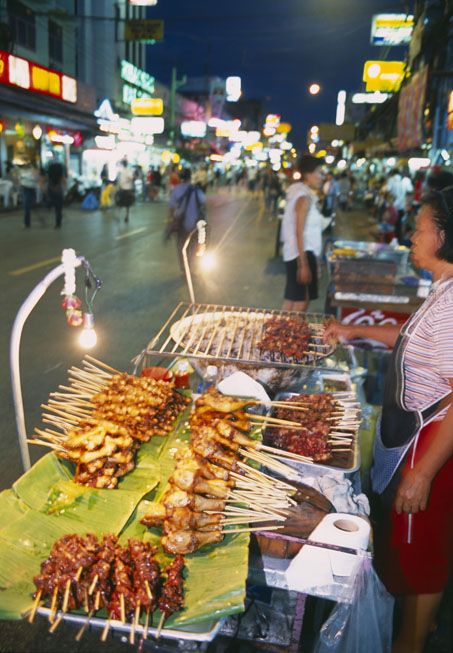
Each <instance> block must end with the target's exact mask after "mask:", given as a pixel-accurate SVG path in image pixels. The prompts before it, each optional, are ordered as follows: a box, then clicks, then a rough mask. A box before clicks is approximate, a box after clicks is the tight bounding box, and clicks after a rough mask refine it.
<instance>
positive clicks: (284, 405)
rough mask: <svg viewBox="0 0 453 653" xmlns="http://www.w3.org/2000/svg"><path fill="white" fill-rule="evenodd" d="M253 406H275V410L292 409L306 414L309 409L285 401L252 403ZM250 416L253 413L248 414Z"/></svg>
mask: <svg viewBox="0 0 453 653" xmlns="http://www.w3.org/2000/svg"><path fill="white" fill-rule="evenodd" d="M252 405H253V406H275V407H277V408H289V407H292V408H294V409H295V410H300V411H302V412H307V411H308V410H309V408H306V407H305V406H302V405H300V404H293V403H290V402H286V401H254V402H253V403H252ZM249 414H250V415H254V414H255V413H249Z"/></svg>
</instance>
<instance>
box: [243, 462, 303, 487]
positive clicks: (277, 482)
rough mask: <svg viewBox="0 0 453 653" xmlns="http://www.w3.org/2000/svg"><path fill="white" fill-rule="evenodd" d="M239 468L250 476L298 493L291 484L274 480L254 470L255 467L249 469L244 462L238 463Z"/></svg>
mask: <svg viewBox="0 0 453 653" xmlns="http://www.w3.org/2000/svg"><path fill="white" fill-rule="evenodd" d="M238 467H240V468H241V469H243V470H244V471H245V472H246V473H247V474H249V475H250V476H258V477H263V478H264V479H267V480H268V482H270V483H275V484H277V485H281V486H282V487H284V488H285V487H286V488H288V489H289V490H292V491H293V492H295V491H296V488H295V487H294V486H293V485H290V484H289V483H285V481H281V480H280V479H277V478H273V477H272V476H269V475H268V474H265V473H264V472H262V471H261V470H259V469H254V468H253V467H249V465H246V464H245V463H243V462H238ZM233 473H234V472H233Z"/></svg>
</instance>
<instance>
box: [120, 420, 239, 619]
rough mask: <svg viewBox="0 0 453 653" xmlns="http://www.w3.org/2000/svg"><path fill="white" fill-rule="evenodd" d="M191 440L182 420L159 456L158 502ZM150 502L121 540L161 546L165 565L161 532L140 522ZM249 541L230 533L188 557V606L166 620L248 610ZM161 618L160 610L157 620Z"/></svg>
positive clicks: (160, 557)
mask: <svg viewBox="0 0 453 653" xmlns="http://www.w3.org/2000/svg"><path fill="white" fill-rule="evenodd" d="M188 439H189V430H188V428H187V426H186V424H185V423H181V425H180V428H179V429H175V431H173V433H172V434H171V435H170V436H169V437H168V439H167V441H166V442H165V445H164V447H163V449H162V452H161V455H160V458H159V463H160V470H161V478H160V483H159V485H158V486H157V488H156V490H155V492H154V496H153V500H154V501H159V500H160V498H161V497H162V495H163V494H164V492H165V491H166V490H167V488H168V479H169V477H170V476H171V475H172V473H173V471H174V469H175V461H174V453H175V451H176V450H177V449H178V448H179V447H181V446H184V445H185V443H186V442H187V441H188ZM147 505H148V502H147V501H146V500H143V501H141V502H140V504H139V505H138V506H137V508H136V509H135V511H134V514H133V516H132V517H131V519H130V520H129V523H128V524H127V525H126V528H125V529H124V530H123V532H122V533H121V536H120V541H121V542H123V543H124V544H125V543H126V542H127V540H128V538H129V537H135V538H139V539H145V540H146V541H148V542H150V543H151V544H153V545H155V546H157V547H159V550H158V553H157V554H156V557H157V559H158V560H159V562H160V564H161V566H162V567H163V568H165V567H166V566H167V565H168V564H170V562H171V560H172V558H171V557H169V556H167V555H166V554H165V553H164V551H163V550H162V548H161V547H160V537H161V532H160V531H159V530H158V529H155V528H152V529H149V530H148V529H147V528H146V527H145V526H143V525H142V524H140V519H141V518H142V517H143V516H144V514H145V513H146V509H147ZM249 540H250V536H249V534H248V533H238V534H233V535H227V536H226V537H225V539H224V540H223V542H221V543H220V544H216V545H210V546H205V547H203V548H202V549H201V550H199V551H197V552H196V553H193V554H189V555H186V556H184V557H185V561H186V572H185V582H184V609H183V610H182V611H181V612H178V613H176V614H175V615H173V616H171V617H170V618H169V619H168V620H167V621H166V622H165V625H166V627H169V628H170V627H173V626H178V625H179V626H183V625H184V626H186V625H187V626H188V625H190V624H195V623H200V622H203V621H212V620H213V619H220V618H222V617H226V616H228V615H231V614H235V613H238V612H242V611H243V610H244V601H245V590H246V588H245V584H246V580H247V574H248V548H249ZM159 617H160V615H159V613H157V616H156V617H155V621H156V622H157V621H158V619H159Z"/></svg>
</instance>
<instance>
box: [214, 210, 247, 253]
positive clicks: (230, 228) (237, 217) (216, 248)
mask: <svg viewBox="0 0 453 653" xmlns="http://www.w3.org/2000/svg"><path fill="white" fill-rule="evenodd" d="M249 204H250V199H248V200H247V202H246V203H245V204H244V205H243V206H242V209H241V210H240V211H239V213H238V214H237V216H236V217H235V218H234V220H233V222H232V223H231V224H230V226H229V227H228V229H227V230H226V231H225V233H224V234H223V236H222V238H221V239H220V240H219V242H218V243H217V244H216V246H215V247H214V252H217V251H218V250H219V249H220V246H221V245H222V244H223V243H224V242H225V240H226V238H227V237H228V235H229V233H230V231H231V230H232V229H233V227H234V226H235V225H236V222H237V221H238V220H239V218H240V217H241V216H242V214H243V213H244V211H245V209H246V208H247V207H248V205H249Z"/></svg>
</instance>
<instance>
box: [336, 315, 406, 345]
mask: <svg viewBox="0 0 453 653" xmlns="http://www.w3.org/2000/svg"><path fill="white" fill-rule="evenodd" d="M400 330H401V326H399V325H398V324H384V325H382V326H368V325H366V324H339V323H338V322H336V321H335V320H332V321H331V322H329V323H328V324H327V325H326V328H325V331H324V338H325V340H326V341H330V340H339V341H344V340H346V341H347V340H354V339H355V338H370V339H371V340H378V341H379V342H382V343H384V345H387V347H393V346H394V345H395V342H396V340H397V338H398V335H399V332H400Z"/></svg>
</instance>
